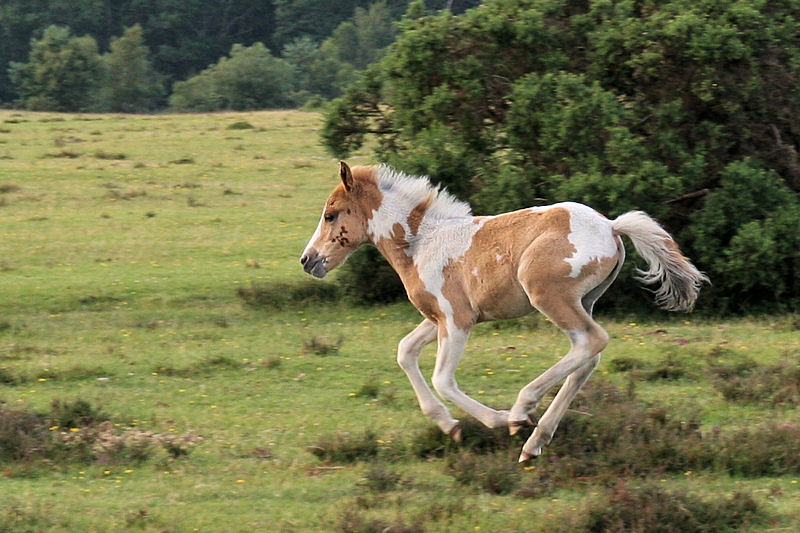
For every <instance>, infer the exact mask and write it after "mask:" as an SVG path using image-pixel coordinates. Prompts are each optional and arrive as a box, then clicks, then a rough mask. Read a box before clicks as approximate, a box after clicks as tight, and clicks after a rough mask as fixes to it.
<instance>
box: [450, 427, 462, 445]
mask: <svg viewBox="0 0 800 533" xmlns="http://www.w3.org/2000/svg"><path fill="white" fill-rule="evenodd" d="M449 434H450V438H451V439H453V441H455V442H461V424H456V425H455V426H453V428H452V429H451V430H450V433H449Z"/></svg>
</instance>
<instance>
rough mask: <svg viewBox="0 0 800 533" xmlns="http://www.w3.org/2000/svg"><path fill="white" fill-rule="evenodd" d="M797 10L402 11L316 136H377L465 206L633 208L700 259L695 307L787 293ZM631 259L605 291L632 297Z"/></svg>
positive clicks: (677, 4) (795, 298) (750, 2)
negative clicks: (390, 35)
mask: <svg viewBox="0 0 800 533" xmlns="http://www.w3.org/2000/svg"><path fill="white" fill-rule="evenodd" d="M414 11H415V13H416V14H417V15H422V13H420V12H419V11H418V10H414ZM798 18H800V6H798V4H797V3H793V2H786V1H781V2H771V3H769V7H768V8H765V7H764V4H763V2H761V1H756V0H742V1H740V2H735V3H727V4H724V5H723V4H720V3H719V2H716V1H711V0H700V1H689V0H669V1H664V2H657V3H651V4H648V5H646V6H643V5H640V4H639V3H636V2H633V3H631V2H578V3H575V2H568V1H566V0H533V1H519V0H509V1H504V2H493V3H487V4H486V5H483V6H481V8H479V9H472V10H469V11H467V12H466V13H464V14H463V15H461V16H454V15H453V14H451V13H449V12H441V13H437V14H435V15H429V16H411V15H409V16H407V17H406V18H405V19H404V20H403V21H402V22H401V23H400V25H399V27H400V29H401V34H400V35H399V37H398V39H397V41H396V43H395V44H394V45H393V46H392V47H391V48H390V49H389V51H388V52H387V55H386V56H385V57H384V58H383V59H382V60H381V61H379V62H378V63H377V64H374V65H373V66H371V67H370V68H368V69H366V70H365V72H364V74H363V76H362V77H361V78H360V79H357V80H356V81H355V82H354V83H353V85H351V86H350V87H349V88H348V89H347V90H346V91H345V93H344V95H343V96H342V97H341V98H339V99H337V100H335V101H334V102H333V103H332V105H331V106H330V107H329V108H328V111H327V113H326V121H325V125H324V126H323V128H322V138H323V142H324V143H325V145H326V146H327V147H328V148H329V150H330V151H331V153H333V154H334V155H336V156H337V157H343V156H344V155H345V154H346V153H347V152H352V151H354V150H356V149H358V148H360V147H361V146H362V145H363V144H364V142H365V139H366V137H367V135H369V134H375V135H376V136H377V142H375V143H373V146H374V147H375V153H376V156H377V157H378V158H379V160H381V161H384V162H388V163H391V164H393V165H395V166H396V167H398V169H399V170H402V171H405V172H408V173H412V174H427V175H429V176H431V177H432V179H433V180H434V181H437V182H441V183H444V184H446V185H448V187H449V188H450V189H451V191H452V192H453V193H455V194H456V195H458V196H460V197H461V198H462V199H471V200H472V202H473V204H474V205H475V207H476V212H479V213H487V212H496V211H498V210H510V209H516V208H521V207H527V206H529V205H539V204H543V203H554V202H558V201H563V200H576V201H582V202H585V203H588V204H590V205H592V206H593V207H595V208H596V209H598V210H599V211H601V212H603V213H605V214H607V215H608V216H612V217H613V216H616V215H619V214H620V213H622V212H623V211H626V210H630V209H641V210H645V211H647V212H649V213H650V214H651V215H653V216H655V217H656V218H658V219H659V220H660V221H661V222H662V223H663V224H664V225H665V226H666V227H667V228H668V229H669V230H670V231H671V232H672V233H673V234H675V235H676V237H677V238H678V241H679V242H680V243H681V245H682V249H683V251H684V252H685V253H686V255H688V256H689V257H690V258H692V259H694V260H695V261H696V263H697V264H698V266H699V267H700V268H701V269H702V270H705V271H707V273H708V274H709V276H710V278H711V280H712V282H713V285H712V288H711V290H710V291H708V292H704V296H703V298H702V299H701V302H700V307H701V308H702V307H703V306H707V309H710V310H713V312H717V313H718V312H730V311H735V312H741V311H743V310H745V309H754V310H761V309H766V308H770V309H774V308H775V307H776V306H778V308H785V309H794V308H797V306H798V304H799V303H800V276H798V275H797V272H798V270H799V269H800V256H798V254H800V234H798V232H797V231H794V230H793V228H797V227H798V225H800V204H798V200H797V192H798V191H800V164H798V157H797V148H796V147H797V146H798V145H800V129H798V127H797V125H796V121H794V120H793V119H792V117H795V116H797V115H798V114H800V98H798V95H799V94H800V93H799V92H798V84H797V83H796V79H797V78H798V75H800V45H799V44H798V40H797V38H796V35H797V22H796V21H797V20H798ZM634 262H635V260H634V261H631V263H634ZM368 270H369V268H368V267H364V268H362V269H361V271H362V272H364V273H365V274H366V272H367V271H368ZM628 273H629V271H628ZM628 273H626V272H625V271H623V272H622V275H621V276H620V277H619V280H618V282H617V284H618V287H617V290H612V291H609V294H608V296H607V298H606V302H612V303H615V304H617V305H618V306H620V307H621V306H623V305H625V306H626V307H627V308H630V306H631V305H638V306H641V305H642V304H643V303H644V302H645V301H647V299H646V298H645V297H644V295H643V292H642V291H639V290H627V289H633V287H634V284H635V282H634V281H633V280H632V278H631V276H630V275H629V274H628ZM364 289H365V290H364V291H363V293H365V294H369V293H370V291H371V287H369V286H366V287H364ZM649 305H650V304H649V303H648V306H649Z"/></svg>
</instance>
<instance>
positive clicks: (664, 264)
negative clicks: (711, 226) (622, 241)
mask: <svg viewBox="0 0 800 533" xmlns="http://www.w3.org/2000/svg"><path fill="white" fill-rule="evenodd" d="M611 227H612V228H613V229H614V231H615V232H616V233H619V234H621V235H627V236H628V237H629V238H630V239H631V241H633V246H634V248H636V251H637V252H638V253H639V255H641V256H642V257H643V258H644V260H645V261H647V265H648V267H649V269H648V270H639V269H637V271H636V274H637V276H636V279H637V280H638V281H640V282H642V283H644V284H645V285H656V284H658V288H657V289H656V290H655V291H654V292H655V295H656V305H658V306H659V307H661V308H662V309H666V310H667V311H691V310H692V308H694V302H695V300H697V295H698V293H699V292H700V287H701V286H702V285H703V283H710V281H709V279H708V276H706V275H705V274H703V273H702V272H700V271H699V270H697V268H696V267H695V266H694V265H693V264H692V263H691V262H690V261H689V260H688V259H687V258H686V257H684V256H683V254H682V253H681V251H680V249H679V248H678V245H677V244H676V243H675V241H674V240H672V237H671V236H670V235H669V233H667V232H666V231H665V230H664V228H662V227H661V226H660V225H659V224H658V222H656V221H655V220H653V219H652V218H651V217H650V216H649V215H647V214H646V213H643V212H642V211H631V212H629V213H625V214H623V215H620V216H619V217H617V219H616V220H614V221H612V222H611Z"/></svg>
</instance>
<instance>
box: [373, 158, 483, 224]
mask: <svg viewBox="0 0 800 533" xmlns="http://www.w3.org/2000/svg"><path fill="white" fill-rule="evenodd" d="M377 174H378V188H379V189H380V191H381V192H382V193H383V195H384V198H386V200H384V201H387V200H388V201H389V202H393V203H394V202H397V203H398V204H405V206H404V207H406V208H407V209H409V210H410V209H413V208H414V207H416V206H417V205H419V204H421V203H423V202H426V201H429V199H431V198H432V200H430V205H429V206H428V209H427V211H426V212H425V216H426V217H430V218H432V219H436V220H442V219H448V218H465V217H470V216H472V209H471V208H470V206H469V204H467V203H466V202H462V201H461V200H458V199H457V198H456V197H455V196H453V195H452V194H450V193H449V192H447V191H446V190H445V189H444V188H442V187H440V186H437V185H433V184H432V183H431V182H430V180H429V179H428V177H427V176H409V175H408V174H404V173H402V172H398V171H397V170H394V169H392V168H390V167H388V166H386V165H381V166H379V167H378V173H377ZM398 207H399V206H398Z"/></svg>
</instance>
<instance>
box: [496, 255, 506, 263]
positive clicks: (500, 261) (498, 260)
mask: <svg viewBox="0 0 800 533" xmlns="http://www.w3.org/2000/svg"><path fill="white" fill-rule="evenodd" d="M503 257H504V256H503V254H495V256H494V260H495V261H497V262H498V263H502V262H503Z"/></svg>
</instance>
